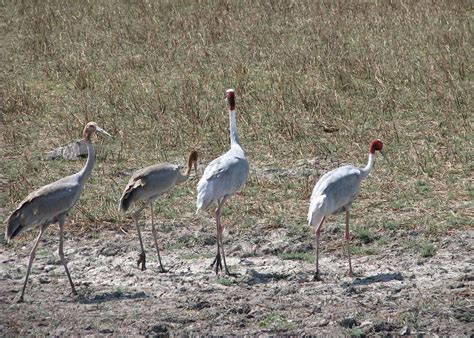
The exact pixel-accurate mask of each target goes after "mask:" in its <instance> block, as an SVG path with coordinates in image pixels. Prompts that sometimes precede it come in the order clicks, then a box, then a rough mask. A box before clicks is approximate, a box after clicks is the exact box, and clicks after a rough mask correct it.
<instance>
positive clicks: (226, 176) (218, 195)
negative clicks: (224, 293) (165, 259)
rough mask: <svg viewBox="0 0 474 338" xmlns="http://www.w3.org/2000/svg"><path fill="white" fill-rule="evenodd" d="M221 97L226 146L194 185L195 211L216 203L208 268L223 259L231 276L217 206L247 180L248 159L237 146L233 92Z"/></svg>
mask: <svg viewBox="0 0 474 338" xmlns="http://www.w3.org/2000/svg"><path fill="white" fill-rule="evenodd" d="M225 99H226V101H227V103H228V105H229V120H230V149H229V151H227V152H226V153H225V154H223V155H221V156H219V157H218V158H216V159H214V160H213V161H212V162H211V163H209V165H208V166H207V167H206V169H205V171H204V174H203V175H202V177H201V179H200V180H199V183H198V186H197V201H196V206H197V211H196V212H198V211H199V210H207V209H209V208H211V207H212V206H213V205H216V209H215V217H216V226H217V254H216V257H215V259H214V261H213V262H212V264H211V268H212V267H214V265H215V271H216V274H217V273H219V270H221V271H222V262H223V263H224V272H225V274H227V275H232V274H231V273H230V272H229V269H228V268H227V263H226V260H225V253H224V243H223V240H222V233H223V231H224V226H223V225H222V223H221V209H222V206H223V205H224V203H225V201H226V200H227V199H228V198H229V197H230V196H231V195H233V194H235V193H236V192H238V191H239V190H241V189H242V188H243V186H244V185H245V183H246V182H247V178H248V174H249V162H248V161H247V158H246V157H245V152H244V150H243V149H242V146H241V145H240V140H239V134H238V132H237V121H236V113H235V92H234V90H233V89H228V90H227V91H226V95H225ZM221 257H222V261H221Z"/></svg>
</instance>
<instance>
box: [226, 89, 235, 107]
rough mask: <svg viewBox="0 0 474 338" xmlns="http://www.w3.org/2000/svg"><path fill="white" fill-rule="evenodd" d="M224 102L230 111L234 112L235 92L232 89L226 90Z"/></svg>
mask: <svg viewBox="0 0 474 338" xmlns="http://www.w3.org/2000/svg"><path fill="white" fill-rule="evenodd" d="M225 100H226V101H227V103H228V104H229V109H230V110H235V91H234V90H233V89H227V90H226V92H225Z"/></svg>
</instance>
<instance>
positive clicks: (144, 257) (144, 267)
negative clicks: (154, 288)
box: [137, 251, 146, 271]
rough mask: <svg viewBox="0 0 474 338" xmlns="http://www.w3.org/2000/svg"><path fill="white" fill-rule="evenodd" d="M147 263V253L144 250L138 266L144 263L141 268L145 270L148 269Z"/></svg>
mask: <svg viewBox="0 0 474 338" xmlns="http://www.w3.org/2000/svg"><path fill="white" fill-rule="evenodd" d="M145 263H146V255H145V251H142V253H141V254H140V256H139V258H138V260H137V267H139V266H140V264H141V265H142V267H141V270H142V271H145V270H146V266H145Z"/></svg>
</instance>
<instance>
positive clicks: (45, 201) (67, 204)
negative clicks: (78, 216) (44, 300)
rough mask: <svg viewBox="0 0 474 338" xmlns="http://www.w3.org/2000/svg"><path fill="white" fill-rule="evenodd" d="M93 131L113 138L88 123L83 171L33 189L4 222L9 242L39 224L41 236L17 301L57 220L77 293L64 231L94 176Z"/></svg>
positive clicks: (62, 258)
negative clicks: (45, 236) (43, 238)
mask: <svg viewBox="0 0 474 338" xmlns="http://www.w3.org/2000/svg"><path fill="white" fill-rule="evenodd" d="M94 132H99V133H102V134H104V135H107V136H109V137H111V136H110V134H109V133H107V132H106V131H105V130H103V129H102V128H100V127H99V126H98V125H97V124H96V123H95V122H89V123H88V124H87V125H86V126H85V128H84V133H83V137H84V141H85V143H86V144H87V151H88V157H87V162H86V164H85V165H84V167H83V168H82V170H81V171H79V172H78V173H76V174H74V175H70V176H67V177H64V178H61V179H60V180H58V181H56V182H53V183H51V184H48V185H45V186H44V187H41V188H39V189H38V190H35V191H33V192H32V193H30V194H29V195H28V196H27V197H26V198H25V199H24V200H23V201H22V202H21V203H20V204H19V205H18V207H17V208H16V209H15V210H14V211H13V212H12V213H11V215H10V216H9V217H8V218H7V220H6V221H5V223H6V230H5V239H6V240H7V242H10V241H11V240H12V239H13V238H14V237H16V236H17V235H19V234H20V233H22V232H23V231H25V230H28V229H30V228H33V227H39V235H38V238H37V239H36V241H35V244H34V245H33V249H32V250H31V253H30V259H29V261H28V269H27V270H26V277H25V283H24V284H23V289H22V291H21V295H20V298H19V300H18V302H22V301H23V296H24V293H25V288H26V283H27V281H28V276H29V274H30V271H31V265H32V264H33V260H34V258H35V252H36V248H37V247H38V243H39V241H40V238H41V236H42V235H43V232H44V230H45V229H46V228H47V227H48V225H49V224H53V223H56V222H57V223H59V249H58V251H59V258H60V259H61V263H62V264H63V265H64V269H65V270H66V274H67V278H68V279H69V283H70V284H71V289H72V293H73V294H74V295H76V294H77V292H76V289H75V288H74V284H73V282H72V279H71V275H70V274H69V270H68V268H67V261H66V259H65V258H64V250H63V231H64V222H65V220H66V216H67V214H68V212H69V210H71V208H72V207H73V206H74V204H76V202H77V200H78V199H79V197H80V196H81V193H82V190H83V189H84V183H85V181H86V180H87V178H88V177H89V176H90V175H91V172H92V168H93V167H94V163H95V150H94V146H93V145H92V142H91V136H92V134H93V133H94Z"/></svg>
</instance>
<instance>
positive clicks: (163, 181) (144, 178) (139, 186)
mask: <svg viewBox="0 0 474 338" xmlns="http://www.w3.org/2000/svg"><path fill="white" fill-rule="evenodd" d="M197 161H198V153H197V152H196V151H195V150H193V151H191V153H190V154H189V156H188V168H187V171H186V173H185V174H184V175H183V174H181V172H180V170H179V167H178V166H177V165H174V164H170V163H158V164H155V165H151V166H149V167H146V168H143V169H140V170H137V171H136V172H134V173H133V175H132V177H131V178H130V180H129V181H128V184H127V186H126V187H125V190H124V191H123V194H122V197H120V204H119V211H123V212H126V211H127V210H128V209H129V208H130V206H131V205H132V204H133V203H137V202H139V201H144V202H145V203H144V205H143V206H142V207H140V208H139V209H138V210H137V211H135V212H134V214H133V218H134V220H135V226H136V228H137V232H138V239H139V240H140V247H141V250H142V251H141V253H140V256H139V259H138V261H137V265H138V266H140V264H141V269H142V271H143V270H145V269H146V265H145V263H146V255H145V249H144V247H143V240H142V235H141V233H140V227H139V225H138V217H139V215H140V213H141V212H142V210H143V209H144V208H145V207H146V206H147V205H150V212H151V231H152V233H153V239H154V242H155V248H156V252H157V253H158V262H159V263H160V272H166V270H165V268H164V267H163V264H162V263H161V256H160V249H159V246H158V240H157V238H156V229H155V219H154V215H153V202H154V201H155V200H156V199H157V198H158V197H160V196H161V195H163V194H164V193H165V192H167V191H168V190H170V189H171V188H173V187H174V186H175V185H176V184H180V183H183V182H185V181H187V180H188V178H189V175H190V174H191V169H192V167H193V166H194V170H195V171H196V173H197Z"/></svg>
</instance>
